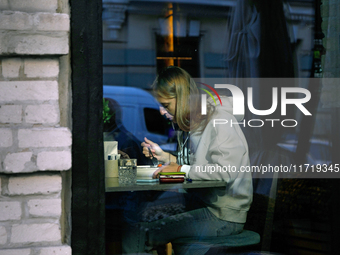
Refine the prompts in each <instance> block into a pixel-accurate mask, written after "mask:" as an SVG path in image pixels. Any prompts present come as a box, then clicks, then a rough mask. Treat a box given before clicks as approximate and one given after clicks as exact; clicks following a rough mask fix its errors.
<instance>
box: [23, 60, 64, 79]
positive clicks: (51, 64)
mask: <svg viewBox="0 0 340 255" xmlns="http://www.w3.org/2000/svg"><path fill="white" fill-rule="evenodd" d="M24 63H25V67H24V73H25V74H26V76H27V77H29V78H31V77H57V76H58V74H59V62H58V60H56V59H25V61H24Z"/></svg>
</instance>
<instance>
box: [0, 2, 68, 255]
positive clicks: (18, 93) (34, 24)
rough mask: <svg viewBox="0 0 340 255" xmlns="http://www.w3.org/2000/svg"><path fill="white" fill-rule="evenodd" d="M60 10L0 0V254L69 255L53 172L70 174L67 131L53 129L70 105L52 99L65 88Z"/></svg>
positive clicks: (56, 5) (64, 27)
mask: <svg viewBox="0 0 340 255" xmlns="http://www.w3.org/2000/svg"><path fill="white" fill-rule="evenodd" d="M67 5H68V2H67V0H0V62H1V63H0V126H1V127H0V197H1V200H0V255H39V254H40V255H49V254H51V255H52V254H53V255H58V254H64V255H70V254H71V253H72V252H71V248H70V246H68V245H65V244H62V235H63V237H64V236H65V235H66V240H69V236H68V235H69V233H68V230H67V229H68V228H70V226H68V227H66V228H65V229H62V228H63V227H64V224H65V223H64V222H63V219H66V218H69V217H70V215H69V214H68V213H69V212H66V215H62V214H63V213H64V214H65V209H63V208H62V206H63V204H64V203H63V201H62V199H61V193H62V178H61V174H60V173H59V171H65V170H68V169H70V168H71V145H72V138H71V132H70V129H69V128H66V127H60V125H62V124H61V123H60V116H61V113H60V111H61V110H60V109H64V108H63V107H64V105H65V104H66V103H68V104H69V103H70V102H66V103H65V102H64V101H63V100H62V99H61V98H59V95H60V94H61V93H62V94H63V95H67V94H68V93H69V89H70V85H69V84H68V83H67V82H68V81H67V79H66V78H65V76H67V75H65V73H67V72H69V71H70V70H69V68H70V67H69V63H66V62H67V61H66V62H65V61H61V62H59V60H60V57H61V56H62V55H66V54H69V31H70V16H69V14H67V13H60V12H68V11H69V9H68V8H66V7H65V6H67ZM38 55H39V56H40V57H37V56H38ZM60 65H61V66H60ZM59 81H61V82H62V85H60V84H58V83H59ZM59 87H60V88H61V89H62V91H59ZM59 102H61V104H63V105H62V106H61V107H60V106H59ZM69 113H70V112H63V113H62V114H63V116H67V115H68V114H69ZM46 170H48V171H51V172H52V173H49V174H46V173H43V172H41V171H46ZM53 171H54V173H53ZM2 173H6V174H5V175H3V174H2ZM13 174H15V175H13ZM69 192H70V191H69V190H64V191H63V194H64V193H65V194H67V193H69ZM62 233H63V234H62Z"/></svg>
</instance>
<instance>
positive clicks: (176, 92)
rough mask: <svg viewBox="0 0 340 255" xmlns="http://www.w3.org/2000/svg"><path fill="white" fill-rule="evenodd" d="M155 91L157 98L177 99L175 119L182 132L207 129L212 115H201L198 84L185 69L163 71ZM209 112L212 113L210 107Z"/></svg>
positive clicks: (172, 67) (158, 77)
mask: <svg viewBox="0 0 340 255" xmlns="http://www.w3.org/2000/svg"><path fill="white" fill-rule="evenodd" d="M153 90H154V93H155V94H156V96H157V97H162V98H166V99H172V98H176V112H175V116H174V118H175V120H176V122H177V124H178V126H179V128H180V129H181V130H183V131H186V132H189V131H190V130H203V129H204V128H205V126H206V125H207V120H208V119H209V118H207V116H208V117H209V116H210V114H208V115H207V116H202V115H201V112H200V109H201V108H200V105H201V101H200V96H199V91H198V88H197V85H196V82H195V81H194V80H193V79H192V78H191V76H190V74H189V73H188V72H186V71H185V70H184V69H182V68H180V67H177V66H169V67H167V68H165V69H164V70H162V71H161V72H160V73H159V74H158V76H157V77H156V79H155V81H154V83H153ZM207 112H209V113H211V109H209V107H208V111H207ZM190 122H191V123H190ZM190 125H191V126H190Z"/></svg>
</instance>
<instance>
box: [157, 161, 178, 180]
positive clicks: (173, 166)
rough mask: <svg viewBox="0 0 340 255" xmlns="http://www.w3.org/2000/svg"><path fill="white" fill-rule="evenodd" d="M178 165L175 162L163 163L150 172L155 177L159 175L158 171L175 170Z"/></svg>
mask: <svg viewBox="0 0 340 255" xmlns="http://www.w3.org/2000/svg"><path fill="white" fill-rule="evenodd" d="M178 167H179V165H178V164H176V163H173V162H172V163H170V164H168V165H164V166H162V167H160V168H158V169H157V170H156V171H155V172H153V174H152V178H153V179H157V178H158V177H159V173H161V172H162V173H164V172H177V169H178Z"/></svg>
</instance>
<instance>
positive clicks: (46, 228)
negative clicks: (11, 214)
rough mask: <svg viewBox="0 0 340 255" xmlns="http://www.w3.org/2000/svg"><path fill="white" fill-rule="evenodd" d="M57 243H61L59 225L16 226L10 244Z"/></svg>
mask: <svg viewBox="0 0 340 255" xmlns="http://www.w3.org/2000/svg"><path fill="white" fill-rule="evenodd" d="M56 241H61V233H60V227H59V225H58V224H53V223H42V224H15V225H13V226H12V235H11V240H10V242H11V243H13V244H16V243H23V244H25V243H31V242H33V243H34V242H35V243H37V242H56Z"/></svg>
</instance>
